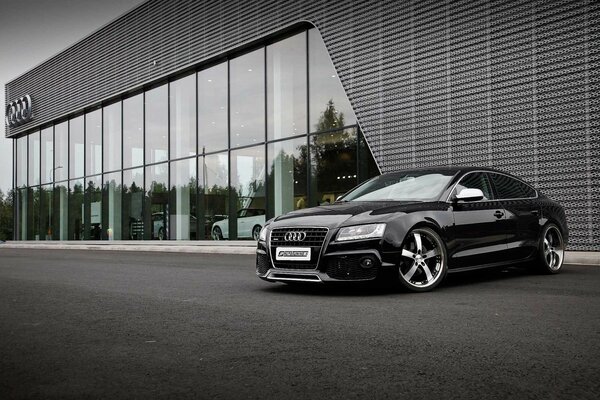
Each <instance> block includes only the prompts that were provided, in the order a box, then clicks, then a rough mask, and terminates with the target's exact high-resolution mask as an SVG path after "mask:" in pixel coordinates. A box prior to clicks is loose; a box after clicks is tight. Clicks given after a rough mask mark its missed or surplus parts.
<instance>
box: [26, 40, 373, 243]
mask: <svg viewBox="0 0 600 400" xmlns="http://www.w3.org/2000/svg"><path fill="white" fill-rule="evenodd" d="M115 100H116V101H115ZM115 100H112V101H111V102H108V103H107V104H104V105H103V106H102V107H99V108H95V109H93V110H88V111H86V112H85V113H84V114H83V115H81V114H80V115H76V116H73V117H72V118H71V119H69V120H67V121H60V122H59V123H55V124H54V125H53V126H49V127H43V129H42V130H41V131H37V132H33V133H32V134H30V135H29V136H25V137H22V138H19V139H17V140H16V142H15V153H16V162H15V166H16V169H17V170H16V182H15V183H16V186H17V187H18V188H19V190H18V191H17V196H16V199H17V207H16V218H17V227H18V233H17V237H18V238H19V239H22V240H27V239H28V240H142V239H145V240H167V239H170V240H206V239H216V240H221V239H229V240H232V239H250V240H251V239H255V238H256V237H257V235H258V232H259V231H260V228H261V227H262V226H264V224H265V221H266V220H268V219H269V218H272V217H275V216H278V215H281V214H283V213H286V212H288V211H292V210H296V209H301V208H305V207H311V206H314V205H317V204H323V203H325V202H333V201H335V199H336V198H337V197H338V196H339V195H341V194H343V193H345V192H346V191H347V190H349V189H351V188H352V187H354V186H355V185H357V184H358V183H360V182H362V181H364V180H366V179H368V178H370V177H372V176H374V175H377V174H378V173H379V172H378V169H377V166H376V164H375V162H374V160H373V157H372V155H371V153H370V151H369V149H368V146H367V144H366V142H365V140H364V138H363V136H362V134H361V132H360V129H359V128H358V126H357V125H356V117H355V116H354V113H353V111H352V107H351V105H350V102H349V101H348V99H347V98H346V95H345V93H344V90H343V88H342V86H341V84H340V82H339V79H338V78H337V74H336V72H335V69H334V67H333V64H332V63H331V60H330V58H329V55H328V53H327V50H326V49H325V46H324V44H323V42H322V40H321V38H320V36H319V34H318V33H317V31H316V30H315V29H310V30H308V31H302V32H299V33H297V34H295V35H291V36H288V37H286V38H283V39H281V40H278V41H274V42H270V43H268V44H266V45H264V46H262V47H258V48H255V49H253V50H252V51H249V52H246V53H244V54H241V55H236V56H232V57H229V58H224V59H223V60H222V61H221V62H219V63H216V64H212V65H210V66H207V67H206V68H201V69H199V70H197V71H195V72H194V73H191V74H189V73H188V74H186V75H185V76H178V77H174V78H172V79H169V80H168V82H166V81H163V82H161V83H160V84H159V85H155V86H152V87H150V88H148V89H146V90H144V91H141V92H136V93H134V94H132V95H129V96H123V97H122V98H120V99H115Z"/></svg>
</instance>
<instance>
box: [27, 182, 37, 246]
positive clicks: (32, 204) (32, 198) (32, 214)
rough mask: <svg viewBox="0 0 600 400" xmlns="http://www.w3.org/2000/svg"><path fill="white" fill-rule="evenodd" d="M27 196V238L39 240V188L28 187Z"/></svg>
mask: <svg viewBox="0 0 600 400" xmlns="http://www.w3.org/2000/svg"><path fill="white" fill-rule="evenodd" d="M28 196H29V198H28V200H29V201H28V205H27V206H28V209H29V210H28V214H29V227H28V229H27V239H28V240H40V188H39V187H34V188H30V189H29V193H28Z"/></svg>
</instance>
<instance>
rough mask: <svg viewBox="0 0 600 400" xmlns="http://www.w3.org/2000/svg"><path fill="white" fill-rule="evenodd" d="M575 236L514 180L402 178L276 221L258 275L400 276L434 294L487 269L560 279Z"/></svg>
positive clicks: (554, 208)
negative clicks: (526, 270)
mask: <svg viewBox="0 0 600 400" xmlns="http://www.w3.org/2000/svg"><path fill="white" fill-rule="evenodd" d="M568 233H569V232H568V228H567V222H566V217H565V212H564V210H563V208H562V206H561V205H560V204H558V203H557V202H555V201H553V200H551V199H550V198H548V197H547V196H545V195H544V194H543V193H541V192H540V191H538V190H536V189H534V188H533V187H532V186H530V185H529V184H527V183H525V182H524V181H523V180H521V179H519V178H517V177H516V176H514V175H511V174H508V173H506V172H502V171H499V170H495V169H491V168H474V167H451V168H450V167H448V168H429V169H415V170H407V171H399V172H394V173H387V174H383V175H380V176H378V177H375V178H373V179H370V180H368V181H366V182H364V183H363V184H361V185H359V186H357V187H356V188H354V189H352V190H351V191H349V192H348V193H346V194H345V195H343V196H341V197H340V198H339V199H338V200H337V201H336V202H335V203H334V204H330V205H320V206H317V207H312V208H307V209H302V210H296V211H293V212H289V213H287V214H284V215H281V216H279V217H277V218H274V219H272V220H270V221H268V222H267V224H266V225H265V226H264V228H263V229H262V230H261V231H260V234H259V240H258V247H257V250H256V253H257V254H256V273H257V275H258V276H259V277H260V278H262V279H264V280H267V281H280V282H287V283H293V282H332V281H369V280H374V279H376V278H377V277H378V276H382V275H384V274H385V272H391V273H392V276H395V277H396V276H397V278H398V281H399V282H400V283H401V284H402V285H403V286H404V287H405V288H407V289H409V290H412V291H427V290H431V289H433V288H435V287H436V286H438V285H439V284H440V282H442V280H443V279H444V277H445V276H446V274H447V273H452V272H459V271H467V270H473V269H479V268H488V267H495V266H504V265H516V264H524V265H530V266H534V267H535V268H537V269H538V270H539V271H541V272H544V273H549V274H554V273H557V272H559V271H560V269H561V267H562V264H563V260H564V250H565V246H566V244H567V241H568ZM385 276H389V275H385Z"/></svg>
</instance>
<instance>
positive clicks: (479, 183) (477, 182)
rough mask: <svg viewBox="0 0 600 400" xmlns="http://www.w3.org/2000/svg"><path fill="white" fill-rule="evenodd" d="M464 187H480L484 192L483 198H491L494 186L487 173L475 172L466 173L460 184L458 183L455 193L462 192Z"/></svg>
mask: <svg viewBox="0 0 600 400" xmlns="http://www.w3.org/2000/svg"><path fill="white" fill-rule="evenodd" d="M463 189H479V190H481V192H482V193H483V200H491V199H493V198H494V196H493V195H492V188H491V185H490V182H489V181H488V178H487V176H486V174H484V173H482V172H473V173H470V174H467V175H465V176H464V177H463V178H462V179H461V180H460V182H458V185H456V191H455V194H458V193H460V192H461V191H462V190H463Z"/></svg>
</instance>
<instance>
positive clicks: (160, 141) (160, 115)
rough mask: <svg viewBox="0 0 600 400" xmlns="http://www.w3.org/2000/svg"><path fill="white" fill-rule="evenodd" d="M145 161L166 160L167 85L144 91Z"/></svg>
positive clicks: (167, 147)
mask: <svg viewBox="0 0 600 400" xmlns="http://www.w3.org/2000/svg"><path fill="white" fill-rule="evenodd" d="M145 96H146V163H147V164H152V163H156V162H161V161H166V160H167V158H168V151H169V138H168V128H169V127H168V125H167V122H168V120H169V108H168V107H169V105H168V104H167V103H168V100H169V99H168V87H167V85H162V86H159V87H157V88H156V89H152V90H149V91H147V92H146V95H145Z"/></svg>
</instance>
